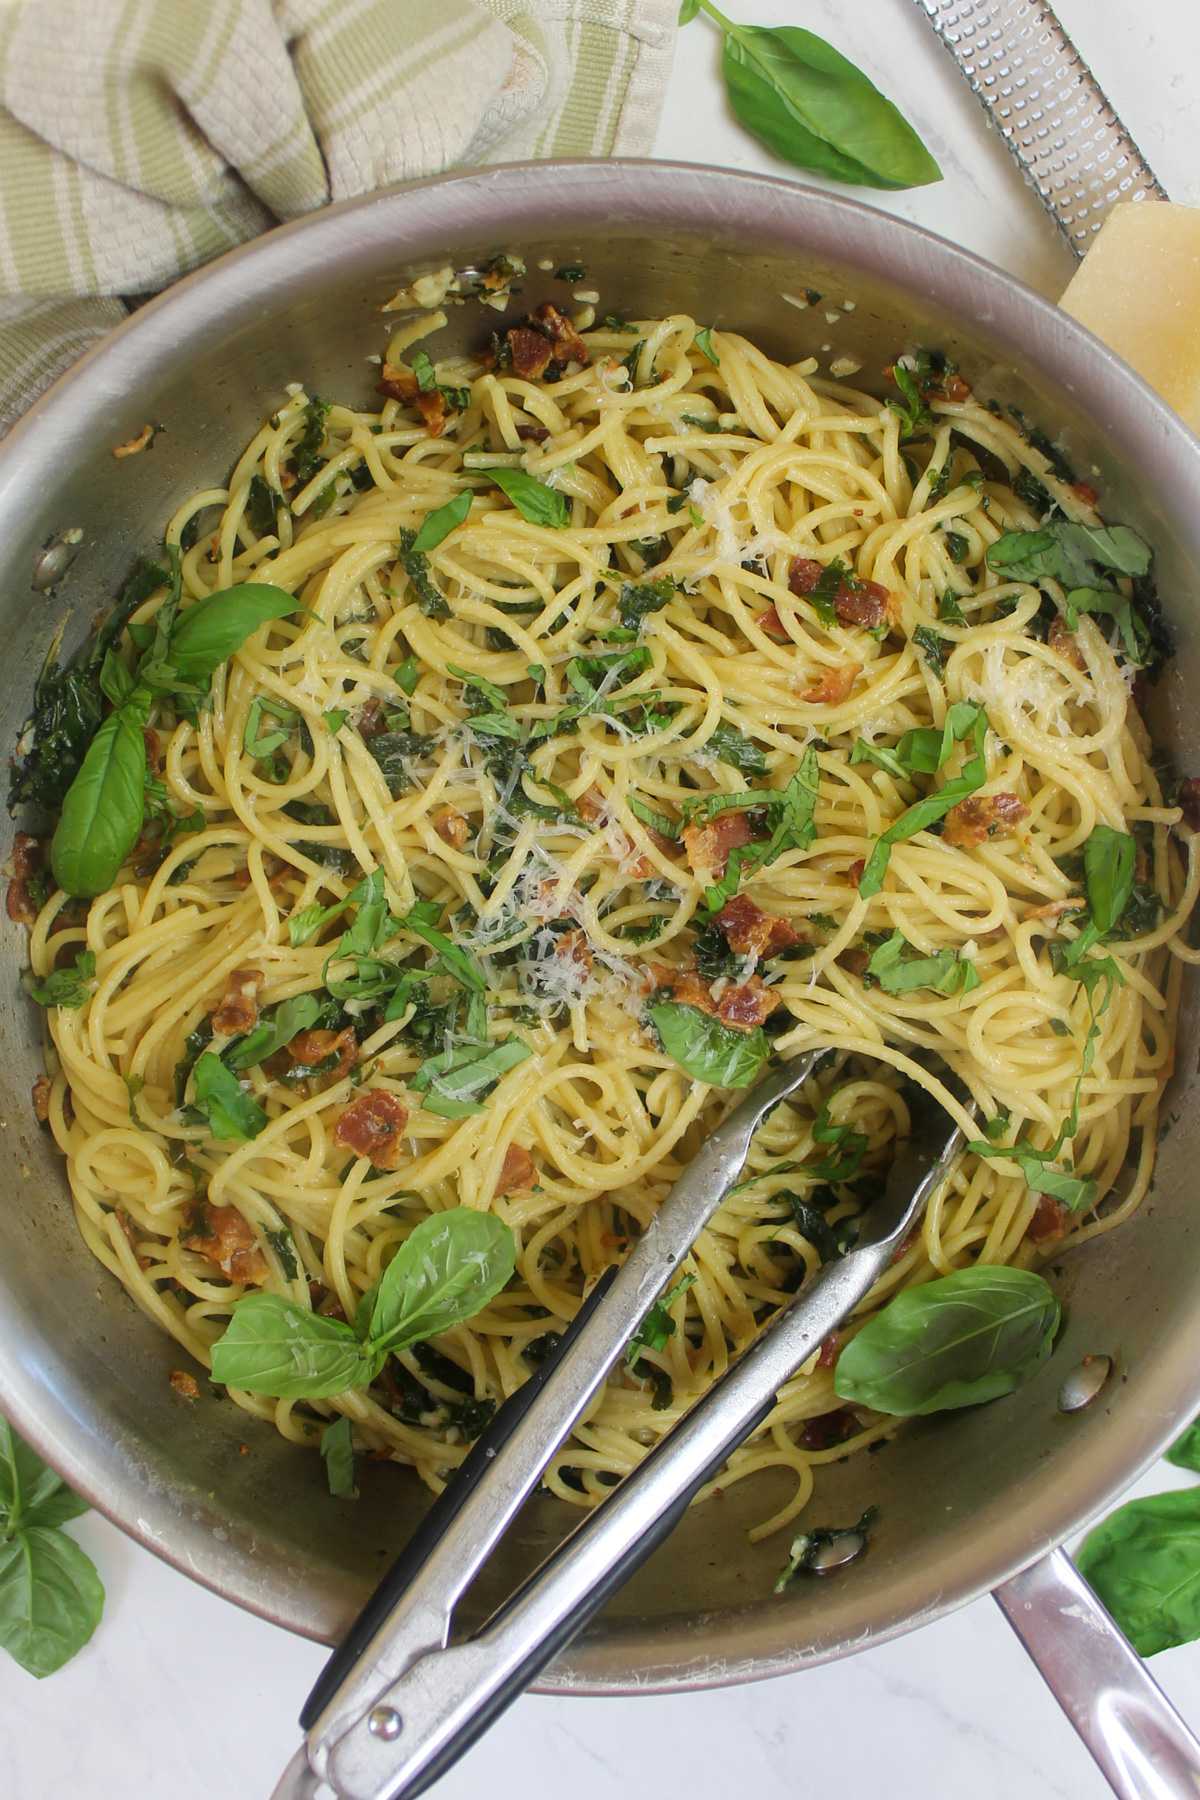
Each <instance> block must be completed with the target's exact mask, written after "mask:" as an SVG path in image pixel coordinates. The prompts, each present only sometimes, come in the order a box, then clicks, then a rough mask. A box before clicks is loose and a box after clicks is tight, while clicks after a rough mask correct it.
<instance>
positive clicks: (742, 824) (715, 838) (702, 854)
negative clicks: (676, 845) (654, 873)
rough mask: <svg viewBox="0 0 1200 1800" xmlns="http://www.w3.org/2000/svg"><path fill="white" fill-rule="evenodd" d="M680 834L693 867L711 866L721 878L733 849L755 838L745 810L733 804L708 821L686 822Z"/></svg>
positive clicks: (697, 871) (704, 868) (694, 868)
mask: <svg viewBox="0 0 1200 1800" xmlns="http://www.w3.org/2000/svg"><path fill="white" fill-rule="evenodd" d="M679 835H680V837H681V838H682V839H683V842H684V845H685V847H686V849H687V857H688V861H689V863H691V865H692V869H693V871H694V872H695V873H696V874H699V873H700V871H701V870H710V871H711V872H712V874H714V875H715V876H716V877H717V879H718V880H720V878H721V876H722V875H724V873H725V865H726V863H727V862H728V861H729V852H730V851H731V850H740V849H742V848H743V847H744V846H745V845H746V844H750V843H753V842H754V838H753V836H752V834H751V831H750V821H749V819H748V818H747V817H746V814H745V812H744V811H743V810H740V809H739V810H734V809H733V808H729V809H728V810H727V811H725V812H720V813H718V814H717V816H716V818H715V819H713V820H711V821H710V822H709V823H708V824H707V825H685V826H684V828H683V830H682V831H681V832H680V834H679Z"/></svg>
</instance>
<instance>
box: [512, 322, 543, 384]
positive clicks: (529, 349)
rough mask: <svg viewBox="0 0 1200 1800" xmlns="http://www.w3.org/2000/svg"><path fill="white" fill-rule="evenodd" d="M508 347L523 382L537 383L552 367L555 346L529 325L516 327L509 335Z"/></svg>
mask: <svg viewBox="0 0 1200 1800" xmlns="http://www.w3.org/2000/svg"><path fill="white" fill-rule="evenodd" d="M508 346H509V349H510V350H511V351H512V362H513V369H514V371H515V372H516V373H517V374H518V375H520V376H521V378H522V380H524V381H537V380H539V379H540V378H541V377H542V376H543V375H544V374H545V373H546V370H547V369H548V368H549V367H550V358H551V357H552V356H553V355H554V345H553V344H552V343H551V342H550V339H549V338H548V337H543V335H542V333H541V332H540V331H534V330H533V329H532V327H530V326H529V325H514V327H513V329H512V330H511V331H510V332H509V333H508Z"/></svg>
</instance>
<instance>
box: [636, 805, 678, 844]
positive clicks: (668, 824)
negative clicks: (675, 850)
mask: <svg viewBox="0 0 1200 1800" xmlns="http://www.w3.org/2000/svg"><path fill="white" fill-rule="evenodd" d="M629 810H630V812H631V813H632V814H633V816H634V818H635V819H640V820H641V822H642V824H643V825H648V826H649V827H650V829H651V831H657V832H658V834H659V836H660V837H665V838H670V839H671V840H672V841H673V842H674V841H675V840H676V839H677V838H678V837H679V827H678V825H677V824H676V823H675V821H674V819H668V817H667V815H666V813H660V812H655V811H654V808H653V807H651V806H647V805H646V804H645V803H644V802H643V801H641V800H635V799H634V798H633V796H632V795H630V798H629Z"/></svg>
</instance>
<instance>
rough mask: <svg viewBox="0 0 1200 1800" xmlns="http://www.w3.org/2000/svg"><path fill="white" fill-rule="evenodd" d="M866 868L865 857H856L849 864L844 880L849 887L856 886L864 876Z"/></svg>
mask: <svg viewBox="0 0 1200 1800" xmlns="http://www.w3.org/2000/svg"><path fill="white" fill-rule="evenodd" d="M866 866H867V859H866V857H865V856H856V857H855V859H854V861H853V862H852V863H851V864H850V867H849V868H848V869H847V870H846V880H847V881H848V882H849V883H850V886H851V887H857V886H858V884H859V882H860V881H861V880H862V878H863V874H864V871H865V870H866Z"/></svg>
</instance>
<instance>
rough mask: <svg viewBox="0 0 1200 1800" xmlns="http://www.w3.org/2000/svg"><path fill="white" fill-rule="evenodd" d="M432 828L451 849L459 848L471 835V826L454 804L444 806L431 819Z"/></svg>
mask: <svg viewBox="0 0 1200 1800" xmlns="http://www.w3.org/2000/svg"><path fill="white" fill-rule="evenodd" d="M433 829H434V830H435V831H436V832H437V834H438V836H439V837H440V838H441V840H442V842H443V844H449V846H450V848H451V849H452V850H461V849H462V847H463V845H464V844H465V843H466V841H467V839H468V838H469V837H470V835H471V827H470V826H469V825H468V824H467V821H466V820H465V819H464V818H463V816H462V814H461V813H460V812H459V810H458V808H457V807H456V806H444V807H443V808H442V810H441V812H440V813H438V814H437V815H436V817H435V818H434V820H433Z"/></svg>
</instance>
